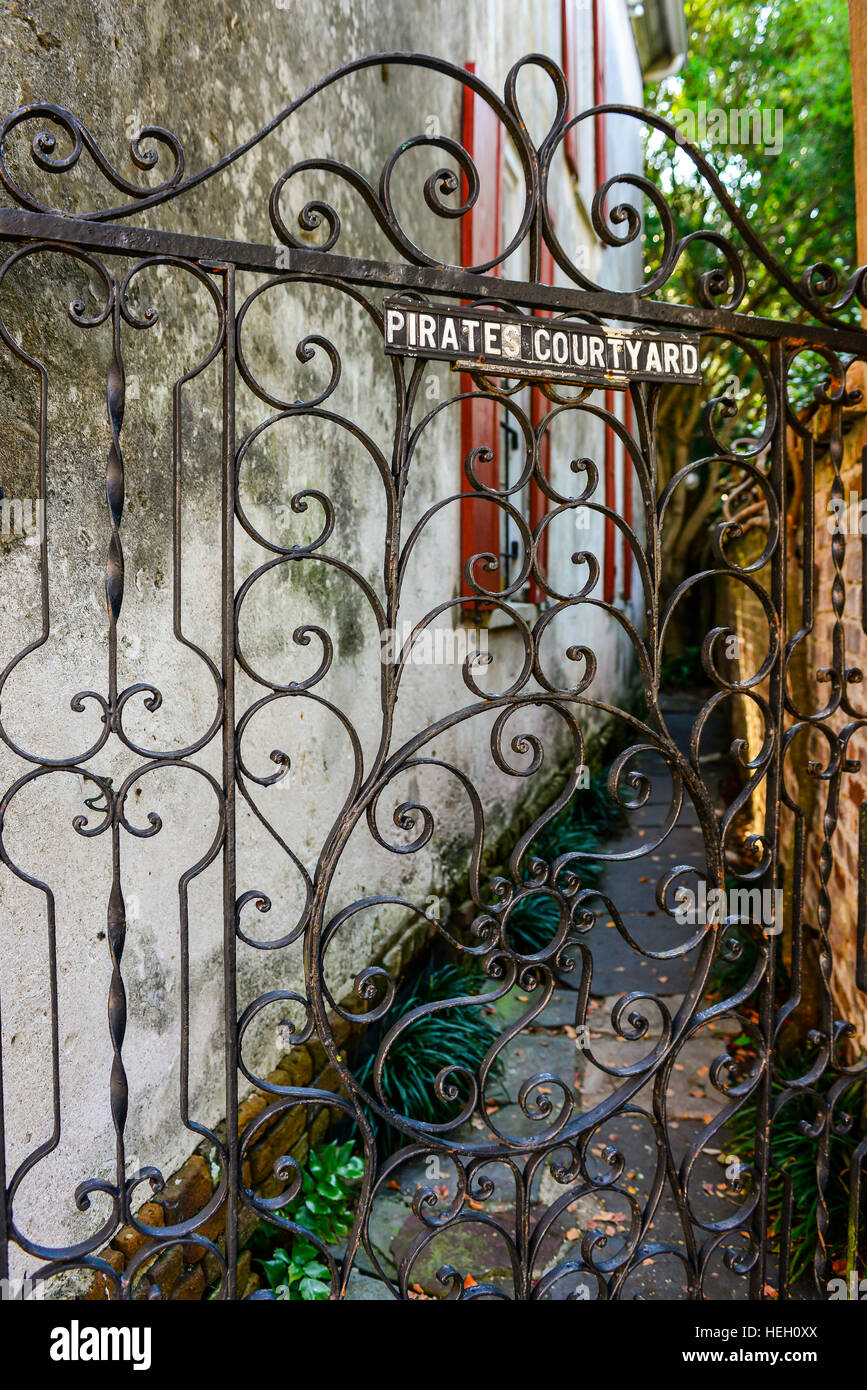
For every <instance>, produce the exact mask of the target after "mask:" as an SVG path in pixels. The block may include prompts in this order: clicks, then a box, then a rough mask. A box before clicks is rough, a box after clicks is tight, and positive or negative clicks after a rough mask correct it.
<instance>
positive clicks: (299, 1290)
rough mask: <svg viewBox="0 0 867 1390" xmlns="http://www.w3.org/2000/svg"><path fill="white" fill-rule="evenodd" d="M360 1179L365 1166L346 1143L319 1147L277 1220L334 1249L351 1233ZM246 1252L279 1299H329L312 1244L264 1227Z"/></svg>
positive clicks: (325, 1278) (327, 1280)
mask: <svg viewBox="0 0 867 1390" xmlns="http://www.w3.org/2000/svg"><path fill="white" fill-rule="evenodd" d="M363 1174H364V1162H363V1160H362V1159H361V1158H360V1157H359V1155H358V1154H357V1153H355V1152H354V1147H353V1144H352V1141H351V1140H348V1141H346V1142H345V1143H343V1144H339V1143H337V1142H336V1141H334V1140H332V1141H331V1142H330V1143H328V1144H321V1145H320V1146H319V1148H317V1149H313V1150H312V1151H311V1153H310V1154H309V1155H308V1158H307V1162H306V1163H305V1165H304V1167H303V1169H302V1173H301V1188H300V1191H299V1192H298V1194H297V1196H296V1197H293V1199H292V1201H291V1202H287V1203H286V1205H285V1206H284V1207H282V1208H281V1215H282V1216H285V1217H286V1218H287V1220H289V1221H292V1222H294V1223H295V1224H296V1225H298V1226H303V1227H304V1229H305V1231H308V1232H309V1233H310V1235H312V1236H316V1237H317V1239H318V1240H321V1241H322V1242H323V1244H326V1245H334V1244H336V1242H337V1241H339V1240H342V1239H343V1237H344V1236H346V1235H348V1234H349V1232H350V1230H351V1229H352V1219H353V1207H354V1205H355V1191H354V1189H355V1186H356V1184H357V1183H358V1182H359V1181H360V1180H361V1177H362V1176H363ZM278 1242H280V1243H279V1244H278ZM284 1242H285V1243H284ZM250 1250H251V1253H252V1255H253V1258H254V1259H255V1261H256V1263H257V1264H258V1265H259V1267H260V1268H261V1270H262V1272H263V1273H264V1275H265V1278H266V1279H267V1280H268V1285H269V1287H270V1288H271V1289H272V1290H273V1292H274V1293H275V1294H276V1295H277V1297H278V1298H284V1299H289V1300H290V1301H296V1302H297V1301H302V1302H303V1301H307V1302H311V1301H316V1300H319V1299H325V1298H328V1296H329V1295H330V1293H331V1280H330V1275H329V1273H328V1267H327V1265H326V1264H325V1263H324V1262H323V1259H322V1255H321V1253H320V1251H319V1250H318V1249H317V1248H316V1246H315V1245H314V1244H313V1243H312V1241H309V1240H305V1239H304V1237H303V1236H292V1235H291V1234H289V1233H286V1232H283V1231H281V1230H277V1229H275V1228H274V1227H273V1226H269V1225H268V1224H267V1223H263V1224H262V1225H260V1226H259V1227H258V1229H257V1230H256V1231H255V1233H254V1235H253V1239H252V1240H251V1242H250Z"/></svg>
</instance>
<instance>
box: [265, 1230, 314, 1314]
mask: <svg viewBox="0 0 867 1390" xmlns="http://www.w3.org/2000/svg"><path fill="white" fill-rule="evenodd" d="M260 1264H261V1266H262V1269H263V1270H264V1272H265V1277H266V1278H267V1280H268V1284H269V1287H270V1288H271V1290H272V1291H273V1293H274V1294H275V1296H276V1297H277V1298H285V1299H288V1300H289V1301H290V1302H295V1303H298V1302H307V1303H313V1302H319V1301H320V1300H322V1299H326V1298H328V1296H329V1294H330V1293H331V1279H330V1276H329V1273H328V1266H327V1265H325V1264H323V1262H322V1256H321V1255H320V1253H319V1251H318V1250H317V1249H316V1246H315V1245H311V1244H310V1241H309V1240H296V1241H294V1242H293V1244H292V1248H291V1250H285V1249H284V1248H283V1247H282V1246H278V1247H277V1249H276V1250H274V1251H273V1253H272V1255H271V1258H270V1260H261V1261H260Z"/></svg>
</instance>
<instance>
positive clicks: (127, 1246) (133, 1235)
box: [111, 1202, 165, 1260]
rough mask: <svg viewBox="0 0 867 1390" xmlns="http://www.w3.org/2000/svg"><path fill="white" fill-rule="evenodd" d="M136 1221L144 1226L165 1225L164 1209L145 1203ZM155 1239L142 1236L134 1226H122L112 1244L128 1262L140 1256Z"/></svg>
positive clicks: (154, 1204)
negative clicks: (137, 1255)
mask: <svg viewBox="0 0 867 1390" xmlns="http://www.w3.org/2000/svg"><path fill="white" fill-rule="evenodd" d="M136 1219H137V1220H139V1221H140V1222H141V1223H142V1225H143V1226H164V1225H165V1215H164V1213H163V1209H162V1207H161V1206H160V1205H159V1204H158V1203H157V1202H145V1204H144V1206H143V1207H140V1208H139V1210H138V1211H137V1212H136ZM154 1239H155V1237H154V1236H146V1235H142V1233H141V1231H137V1230H136V1229H135V1227H134V1226H122V1227H121V1229H120V1230H119V1231H118V1233H117V1235H116V1236H115V1237H114V1239H113V1240H112V1242H111V1243H112V1245H113V1246H114V1248H115V1249H116V1250H120V1251H121V1253H122V1254H123V1255H124V1257H125V1258H126V1259H127V1260H130V1259H132V1257H133V1255H136V1254H138V1252H139V1250H141V1249H142V1248H143V1247H144V1246H145V1245H147V1244H148V1243H149V1242H150V1241H151V1240H154Z"/></svg>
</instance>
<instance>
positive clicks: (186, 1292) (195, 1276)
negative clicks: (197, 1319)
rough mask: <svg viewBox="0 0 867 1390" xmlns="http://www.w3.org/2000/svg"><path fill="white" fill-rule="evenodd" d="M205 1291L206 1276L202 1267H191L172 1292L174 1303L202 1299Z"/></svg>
mask: <svg viewBox="0 0 867 1390" xmlns="http://www.w3.org/2000/svg"><path fill="white" fill-rule="evenodd" d="M204 1293H205V1276H204V1273H203V1272H202V1269H201V1267H200V1266H199V1267H197V1268H196V1269H191V1270H190V1271H189V1273H187V1274H185V1275H184V1276H183V1278H182V1279H180V1280H179V1281H178V1284H177V1285H176V1287H175V1291H174V1293H173V1294H172V1302H173V1303H182V1302H186V1303H190V1302H195V1301H198V1300H199V1299H201V1298H202V1297H203V1296H204Z"/></svg>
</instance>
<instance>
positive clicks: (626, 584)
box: [623, 392, 635, 602]
mask: <svg viewBox="0 0 867 1390" xmlns="http://www.w3.org/2000/svg"><path fill="white" fill-rule="evenodd" d="M623 423H624V426H625V427H626V432H627V434H631V433H632V396H631V395H630V394H629V392H627V393H626V397H625V400H624V410H623ZM623 520H624V521H625V522H626V525H627V526H628V527H629V528H630V530H631V529H632V459H631V458H630V457H629V453H628V452H627V450H626V449H624V450H623ZM634 558H635V557H634V556H633V554H632V547H631V545H630V544H629V541H628V540H627V539H626V537H625V536H624V537H623V597H624V599H625V600H626V601H627V602H628V601H629V600H630V599H631V598H632V566H633V563H634Z"/></svg>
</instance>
